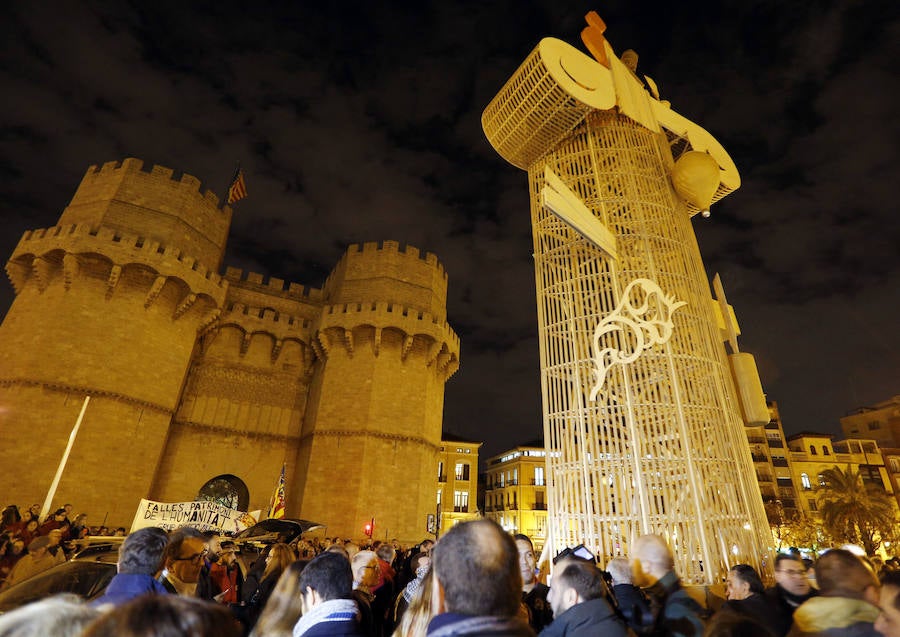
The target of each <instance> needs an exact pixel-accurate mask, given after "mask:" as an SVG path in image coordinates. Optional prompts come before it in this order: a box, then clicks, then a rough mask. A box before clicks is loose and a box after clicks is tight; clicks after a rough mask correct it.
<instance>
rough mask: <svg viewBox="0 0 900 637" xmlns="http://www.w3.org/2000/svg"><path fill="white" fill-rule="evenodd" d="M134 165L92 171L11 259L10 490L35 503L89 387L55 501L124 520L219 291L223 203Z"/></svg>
mask: <svg viewBox="0 0 900 637" xmlns="http://www.w3.org/2000/svg"><path fill="white" fill-rule="evenodd" d="M141 167H142V162H140V161H139V160H136V159H127V160H125V161H124V162H122V163H121V164H117V163H116V162H112V163H108V164H104V165H103V167H102V168H100V169H96V168H95V167H91V168H90V169H88V171H87V174H86V175H85V176H84V178H83V179H82V181H81V185H80V186H79V187H78V190H77V192H76V193H75V196H74V197H73V198H72V201H71V203H70V204H69V205H68V207H67V208H66V209H65V210H64V211H63V214H62V216H61V218H60V220H59V225H57V226H55V227H53V228H48V229H45V230H35V231H31V232H26V233H25V235H24V236H23V237H22V240H21V241H20V242H19V244H18V245H17V246H16V248H15V251H14V252H13V254H12V256H11V257H10V259H9V262H8V263H7V266H6V270H7V273H8V275H9V278H10V280H11V281H12V283H13V286H14V288H15V291H16V298H15V301H14V302H13V305H12V307H11V308H10V310H9V313H8V314H7V316H6V318H5V320H4V321H3V324H2V326H0V404H3V405H4V406H5V408H6V409H5V412H4V413H3V415H2V419H3V422H2V427H0V441H2V442H0V444H2V446H3V448H4V449H6V450H7V454H8V458H9V460H8V461H7V462H4V463H2V467H0V484H2V485H4V488H5V489H4V490H5V491H6V492H5V493H3V498H4V500H5V501H7V502H10V501H14V502H19V503H25V502H27V503H31V502H42V501H43V498H44V496H45V495H46V492H47V489H48V487H49V485H50V481H51V479H52V477H53V474H54V472H55V469H56V465H57V463H58V462H59V459H60V457H61V455H62V452H63V450H64V448H65V446H66V441H67V439H68V437H69V433H70V431H71V428H72V425H73V424H74V422H75V419H76V417H77V414H78V411H79V408H80V405H81V402H82V400H83V398H84V397H85V395H88V394H89V395H90V396H91V397H92V402H91V404H90V410H89V411H88V412H87V413H86V416H85V421H84V423H83V424H82V428H81V431H80V434H79V437H78V441H77V444H76V445H75V446H74V448H73V450H72V455H71V456H70V458H69V463H68V469H69V470H68V471H66V473H64V474H63V477H62V480H61V482H60V484H59V489H58V491H57V493H58V500H59V501H66V502H69V501H71V502H77V503H78V506H79V508H80V509H83V510H85V511H91V512H92V514H93V515H94V516H95V519H94V523H99V522H100V521H101V520H102V516H103V515H104V514H105V513H108V515H109V519H110V520H113V521H117V522H120V523H122V522H125V521H129V520H130V519H131V516H133V515H134V508H135V505H136V504H137V503H138V501H139V500H140V498H144V497H148V494H149V493H150V487H151V482H152V480H153V476H154V475H155V473H156V468H157V464H158V463H159V461H160V458H161V457H162V454H163V450H164V448H165V445H166V438H167V436H168V431H169V424H170V422H171V420H172V416H173V414H174V413H175V410H176V409H177V407H178V404H179V401H180V399H181V392H182V387H183V385H184V381H185V377H186V374H187V371H188V365H189V363H190V360H191V354H192V352H193V349H194V346H195V343H196V340H197V333H198V331H199V330H200V329H202V328H203V327H204V326H206V325H209V324H211V323H212V321H213V320H214V319H215V317H216V314H217V312H218V311H219V309H220V308H221V307H222V304H223V302H224V300H225V292H226V289H227V285H226V284H225V282H224V281H223V280H222V278H221V277H220V276H219V275H218V274H217V271H218V268H219V264H220V262H221V260H222V255H223V252H224V249H225V239H226V237H227V235H228V227H229V224H230V220H231V210H230V209H229V208H220V207H219V202H218V199H217V198H216V196H215V195H213V194H212V193H210V192H207V193H205V194H204V193H201V192H200V190H199V186H200V182H199V181H198V180H197V179H195V178H194V177H191V176H189V175H184V176H182V177H181V179H179V180H173V179H172V171H171V170H167V169H165V168H161V167H154V168H153V169H152V171H151V172H144V171H142V170H141ZM98 517H99V518H101V519H97V518H98Z"/></svg>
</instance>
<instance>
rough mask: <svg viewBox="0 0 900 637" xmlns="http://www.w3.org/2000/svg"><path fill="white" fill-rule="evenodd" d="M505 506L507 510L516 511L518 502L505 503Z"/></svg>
mask: <svg viewBox="0 0 900 637" xmlns="http://www.w3.org/2000/svg"><path fill="white" fill-rule="evenodd" d="M506 508H507V509H508V510H509V511H518V510H519V503H518V502H513V503H512V504H509V505H507V507H506Z"/></svg>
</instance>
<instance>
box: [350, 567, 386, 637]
mask: <svg viewBox="0 0 900 637" xmlns="http://www.w3.org/2000/svg"><path fill="white" fill-rule="evenodd" d="M350 569H351V570H352V571H353V599H354V600H355V601H356V605H357V607H359V613H360V620H359V624H360V629H361V630H362V631H363V632H364V633H365V634H366V635H371V636H373V637H381V634H382V622H379V621H376V615H375V612H374V611H373V610H372V604H373V603H374V601H375V595H374V594H373V593H372V589H373V588H375V587H376V586H377V585H378V579H379V577H380V576H381V569H380V568H379V566H378V555H376V554H375V552H374V551H360V552H359V553H357V554H356V555H354V556H353V558H352V559H351V560H350Z"/></svg>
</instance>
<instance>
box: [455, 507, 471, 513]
mask: <svg viewBox="0 0 900 637" xmlns="http://www.w3.org/2000/svg"><path fill="white" fill-rule="evenodd" d="M453 512H454V513H468V512H469V507H468V506H464V507H453Z"/></svg>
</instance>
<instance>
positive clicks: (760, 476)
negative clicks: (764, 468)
mask: <svg viewBox="0 0 900 637" xmlns="http://www.w3.org/2000/svg"><path fill="white" fill-rule="evenodd" d="M756 481H757V482H772V476H770V475H769V474H767V473H757V474H756Z"/></svg>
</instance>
